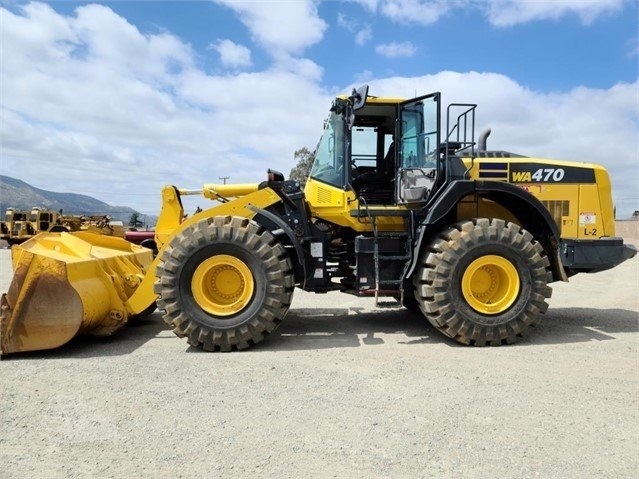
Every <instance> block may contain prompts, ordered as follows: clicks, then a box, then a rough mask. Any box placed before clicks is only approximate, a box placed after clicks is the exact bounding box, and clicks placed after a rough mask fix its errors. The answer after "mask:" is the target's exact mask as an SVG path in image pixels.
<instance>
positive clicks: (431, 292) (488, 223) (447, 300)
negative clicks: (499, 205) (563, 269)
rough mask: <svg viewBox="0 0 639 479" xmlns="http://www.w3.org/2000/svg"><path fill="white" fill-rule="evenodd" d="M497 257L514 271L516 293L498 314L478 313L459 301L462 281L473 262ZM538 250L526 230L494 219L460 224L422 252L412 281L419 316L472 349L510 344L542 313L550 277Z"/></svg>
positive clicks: (544, 257)
mask: <svg viewBox="0 0 639 479" xmlns="http://www.w3.org/2000/svg"><path fill="white" fill-rule="evenodd" d="M486 255H497V256H501V257H503V258H505V259H506V260H507V261H508V262H509V263H510V264H511V265H512V266H514V268H515V270H516V274H517V275H518V277H519V283H520V284H519V290H518V294H517V297H516V299H514V302H513V304H512V305H511V306H510V307H508V308H507V309H506V308H505V310H504V311H503V312H502V313H499V314H491V315H487V314H482V313H480V312H478V311H477V310H476V309H474V308H473V307H472V306H471V305H470V304H469V303H468V301H466V299H465V298H464V295H463V292H462V286H461V283H462V277H463V274H464V271H466V268H467V267H468V266H469V265H470V264H471V263H472V262H473V261H474V260H476V259H477V258H481V257H482V256H486ZM549 265H550V262H549V260H548V258H547V257H546V254H545V252H544V250H543V248H542V246H541V245H540V244H539V243H538V242H537V241H535V240H534V239H533V237H532V235H531V234H530V233H529V232H527V231H526V230H523V229H521V228H520V227H519V226H518V225H516V224H514V223H507V222H505V221H503V220H499V219H487V218H479V219H474V220H468V221H462V222H460V223H457V224H455V225H454V226H453V227H451V228H449V229H447V230H445V231H444V232H442V234H440V235H439V237H438V238H436V239H435V240H434V241H433V242H432V243H431V245H430V247H429V248H427V249H426V250H425V252H424V254H423V258H422V261H421V265H420V266H419V267H418V270H417V272H416V275H415V277H414V285H415V296H416V298H417V299H418V301H419V304H420V308H421V310H422V313H423V314H424V315H425V316H426V318H427V319H428V321H429V322H430V323H431V324H432V325H433V326H435V328H437V329H438V330H439V331H441V332H442V333H444V334H445V335H446V336H448V337H450V338H452V339H454V340H455V341H457V342H459V343H462V344H467V345H474V346H485V345H493V346H497V345H501V344H510V343H513V342H515V341H516V340H517V339H518V338H520V337H522V336H523V335H524V334H525V333H526V330H527V329H528V328H529V327H531V326H533V325H534V324H535V322H536V321H537V319H538V317H539V315H540V314H543V313H545V312H546V310H547V309H548V303H547V302H546V298H550V296H551V294H552V289H551V288H550V287H549V286H548V283H549V282H550V281H551V278H552V274H551V272H550V270H549Z"/></svg>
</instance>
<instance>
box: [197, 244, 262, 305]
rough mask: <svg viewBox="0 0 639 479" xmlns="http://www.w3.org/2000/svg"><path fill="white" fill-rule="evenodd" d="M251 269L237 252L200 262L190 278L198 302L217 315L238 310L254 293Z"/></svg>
mask: <svg viewBox="0 0 639 479" xmlns="http://www.w3.org/2000/svg"><path fill="white" fill-rule="evenodd" d="M254 289H255V283H254V281H253V275H252V274H251V270H250V269H249V267H248V266H247V265H246V263H244V262H243V261H242V260H240V259H238V258H236V257H235V256H230V255H227V254H220V255H216V256H212V257H211V258H208V259H207V260H205V261H203V262H202V263H200V265H199V266H198V267H197V269H196V270H195V272H194V273H193V279H192V280H191V291H192V293H193V298H194V299H195V301H196V302H197V304H198V305H199V306H200V307H201V308H202V309H203V310H204V311H206V312H207V313H209V314H212V315H214V316H230V315H232V314H236V313H239V312H240V311H242V309H244V308H245V307H246V305H247V304H249V302H250V301H251V298H252V297H253V290H254Z"/></svg>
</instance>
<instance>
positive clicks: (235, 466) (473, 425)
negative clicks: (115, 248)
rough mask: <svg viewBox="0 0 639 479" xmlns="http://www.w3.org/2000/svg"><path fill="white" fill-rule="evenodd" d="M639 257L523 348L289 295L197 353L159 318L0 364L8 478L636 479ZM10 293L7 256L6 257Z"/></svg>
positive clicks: (559, 292) (556, 308) (580, 290)
mask: <svg viewBox="0 0 639 479" xmlns="http://www.w3.org/2000/svg"><path fill="white" fill-rule="evenodd" d="M638 272H639V258H634V259H633V260H631V261H628V262H626V263H625V264H623V265H621V266H620V267H618V268H616V269H614V270H612V271H608V272H604V273H599V274H596V275H591V276H588V275H580V276H577V277H575V278H573V279H572V280H571V282H570V283H569V284H564V283H562V284H555V285H554V294H553V298H552V299H551V300H550V303H551V306H550V309H549V311H548V313H547V314H546V316H545V318H543V319H542V321H541V323H540V325H539V326H538V327H537V328H535V330H534V331H533V332H532V333H531V334H530V336H529V337H528V338H527V339H526V340H525V341H523V342H521V343H519V344H516V345H513V346H508V347H499V348H469V347H462V346H458V345H457V344H455V343H453V342H451V341H449V340H447V339H446V338H444V337H443V336H442V335H440V334H439V333H438V332H437V331H435V330H434V329H433V328H432V327H431V326H430V325H429V324H428V323H427V321H425V320H424V319H422V318H420V317H418V316H413V315H410V314H409V313H407V312H406V311H405V310H389V309H384V310H374V309H373V308H372V301H371V300H367V299H366V300H365V299H358V298H353V297H350V296H344V295H340V294H327V295H312V294H307V293H303V292H301V291H296V293H295V295H296V296H295V301H294V303H293V307H292V309H291V311H290V313H289V315H288V317H287V320H286V321H285V322H284V323H283V324H282V326H281V327H280V329H279V330H278V332H277V333H276V334H274V335H272V336H270V337H269V338H267V340H266V341H264V342H263V343H261V344H260V345H258V346H256V347H255V348H253V349H251V350H249V351H246V352H241V353H231V354H207V353H202V352H200V351H198V350H194V349H192V348H190V347H189V346H188V344H186V342H185V341H183V340H180V339H177V338H176V337H174V335H173V333H171V331H169V330H167V328H166V326H165V325H164V324H163V322H162V320H161V317H160V314H159V313H158V312H156V313H154V314H153V315H151V316H150V317H149V318H148V319H147V320H145V321H143V322H141V323H139V324H137V325H135V326H131V327H129V328H128V329H126V330H125V331H124V332H122V333H121V334H119V335H118V336H117V337H115V338H110V339H108V340H104V339H102V340H99V339H83V338H81V339H78V340H75V341H73V342H72V343H70V344H68V345H67V346H65V347H63V348H60V349H58V350H55V351H49V352H40V353H30V354H23V355H16V356H13V357H10V358H8V359H5V360H3V361H2V362H0V419H1V429H0V477H2V478H32V477H40V478H53V477H96V476H99V477H170V478H173V477H194V476H201V477H225V478H228V477H274V478H287V477H290V478H298V477H313V478H314V477H318V478H323V477H340V478H356V477H362V478H414V477H438V478H440V477H441V478H445V477H455V478H459V477H464V478H485V477H495V478H499V477H503V478H511V477H517V478H529V477H530V478H533V477H544V478H570V477H574V478H584V477H597V478H603V477H611V478H626V477H628V478H630V477H637V474H638V473H639V469H638V467H639V466H638V458H639V455H638V452H639V405H638V395H639V389H638V385H639V367H638V358H639V356H638V352H637V349H638V348H637V346H638V341H637V338H638V335H637V332H638V325H639V314H638V312H639V296H638V293H637V291H639V279H638ZM0 273H1V277H0V289H1V290H2V291H5V290H6V289H7V287H8V284H9V280H10V276H11V271H10V260H9V251H8V250H0Z"/></svg>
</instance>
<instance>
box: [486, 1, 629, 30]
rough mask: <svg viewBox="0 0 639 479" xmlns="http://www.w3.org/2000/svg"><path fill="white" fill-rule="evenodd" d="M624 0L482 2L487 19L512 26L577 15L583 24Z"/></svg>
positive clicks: (620, 5) (610, 11)
mask: <svg viewBox="0 0 639 479" xmlns="http://www.w3.org/2000/svg"><path fill="white" fill-rule="evenodd" d="M624 1H625V0H553V1H535V0H523V1H522V0H487V1H485V2H482V3H484V5H482V8H483V10H484V11H485V15H486V17H487V18H488V21H489V22H490V23H491V24H493V25H495V26H498V27H511V26H514V25H518V24H520V23H526V22H530V21H534V20H557V19H559V18H561V17H563V16H565V15H568V14H576V15H577V16H578V17H579V19H580V20H581V22H582V23H583V24H586V25H587V24H590V23H592V22H594V21H595V20H596V19H597V18H598V17H600V16H602V15H606V14H609V13H612V12H616V11H619V10H620V9H621V8H622V7H623V4H624Z"/></svg>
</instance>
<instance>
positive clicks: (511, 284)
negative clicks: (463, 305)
mask: <svg viewBox="0 0 639 479" xmlns="http://www.w3.org/2000/svg"><path fill="white" fill-rule="evenodd" d="M519 286H520V283H519V274H517V269H516V268H515V266H514V265H513V264H512V263H511V262H510V261H508V260H507V259H506V258H504V257H502V256H497V255H486V256H482V257H480V258H477V259H476V260H475V261H473V262H472V263H470V264H469V265H468V268H466V271H464V275H463V276H462V294H463V295H464V299H465V300H466V302H467V303H468V304H469V305H470V307H471V308H473V309H474V310H475V311H477V312H479V313H482V314H499V313H503V312H504V311H506V310H507V309H508V308H510V307H511V306H512V304H513V303H514V302H515V300H516V299H517V295H518V294H519Z"/></svg>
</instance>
